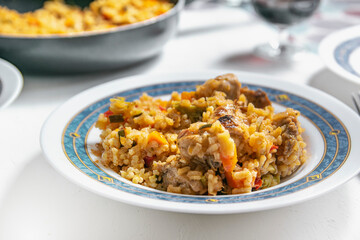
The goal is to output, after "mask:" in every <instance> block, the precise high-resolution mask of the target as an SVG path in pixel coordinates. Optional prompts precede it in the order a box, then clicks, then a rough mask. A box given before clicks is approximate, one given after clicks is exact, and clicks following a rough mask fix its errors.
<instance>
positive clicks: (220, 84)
mask: <svg viewBox="0 0 360 240" xmlns="http://www.w3.org/2000/svg"><path fill="white" fill-rule="evenodd" d="M240 88H241V84H240V82H239V81H238V78H237V77H236V76H235V75H234V74H232V73H229V74H225V75H221V76H218V77H216V78H214V79H210V80H208V81H206V82H205V83H204V84H203V85H201V86H198V87H197V89H196V96H197V97H199V98H200V97H211V96H213V95H214V92H215V91H219V92H224V93H225V94H226V98H228V99H232V100H235V99H238V98H239V96H240Z"/></svg>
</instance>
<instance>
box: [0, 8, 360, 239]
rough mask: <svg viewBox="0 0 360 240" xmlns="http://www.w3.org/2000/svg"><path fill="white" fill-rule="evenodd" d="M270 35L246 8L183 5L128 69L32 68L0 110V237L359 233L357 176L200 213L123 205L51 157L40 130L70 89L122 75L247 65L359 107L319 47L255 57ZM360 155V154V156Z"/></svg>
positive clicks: (359, 236) (350, 85)
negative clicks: (154, 46)
mask: <svg viewBox="0 0 360 240" xmlns="http://www.w3.org/2000/svg"><path fill="white" fill-rule="evenodd" d="M271 34H273V31H271V30H270V29H269V28H268V27H267V26H266V25H264V24H263V23H262V22H261V21H259V20H257V19H256V18H254V17H253V16H251V15H250V14H248V13H247V12H245V11H244V10H242V9H240V8H224V7H219V6H212V7H211V6H207V7H204V6H203V7H201V8H200V9H199V8H197V7H196V6H195V5H194V6H193V7H192V8H188V9H186V10H185V11H184V12H183V13H182V16H181V21H180V30H179V34H178V35H177V37H176V38H174V39H172V40H171V41H170V42H169V43H168V44H167V45H166V46H165V48H164V50H163V52H162V54H161V55H160V56H159V57H157V58H155V59H153V60H151V61H149V62H147V63H145V64H141V65H138V66H135V67H132V68H128V69H126V70H119V71H112V72H106V73H96V74H86V75H85V74H82V75H76V76H74V75H67V76H45V75H43V76H39V75H28V74H25V76H24V78H25V83H24V88H23V91H22V93H21V95H20V96H19V98H18V99H17V100H16V101H15V102H14V103H13V104H12V105H11V106H9V107H8V108H6V109H3V110H1V111H0V146H2V147H1V158H0V159H1V166H0V239H6V240H12V239H14V240H15V239H16V240H17V239H20V240H23V239H34V240H35V239H36V240H42V239H61V240H64V239H88V240H92V239H230V238H231V239H249V240H250V239H277V240H282V239H284V240H285V239H299V240H303V239H334V240H335V239H336V240H338V239H360V227H359V222H360V191H359V189H360V177H359V176H356V177H355V178H353V179H352V180H350V181H349V182H347V183H346V184H344V185H342V186H341V187H339V188H337V189H335V190H334V191H332V192H329V193H327V194H325V195H323V196H321V197H318V198H316V199H313V200H310V201H307V202H303V203H300V204H296V205H293V206H290V207H284V208H279V209H274V210H268V211H262V212H255V213H246V214H233V215H210V216H209V215H193V214H179V213H170V212H162V211H157V210H151V209H144V208H139V207H134V206H130V205H126V204H123V203H120V202H116V201H113V200H109V199H106V198H104V197H101V196H98V195H95V194H93V193H91V192H88V191H87V190H84V189H82V188H80V187H78V186H76V185H74V184H73V183H71V182H69V181H67V180H66V179H64V178H63V177H62V176H61V175H60V174H58V173H57V172H56V171H55V170H54V169H53V168H52V167H51V166H50V165H49V164H48V163H47V162H46V160H45V158H44V156H43V155H42V152H41V149H40V145H39V133H40V129H41V126H42V124H43V122H44V121H45V119H46V118H47V116H48V115H49V114H50V113H51V112H52V111H53V110H54V109H55V108H56V107H58V106H59V105H61V104H62V103H63V102H64V101H66V100H67V99H68V98H70V97H71V96H73V95H75V94H77V93H79V92H80V91H82V90H85V89H87V88H89V87H92V86H96V85H98V84H100V83H104V82H107V81H111V80H113V79H117V78H120V77H124V76H128V75H134V74H141V73H159V72H166V71H176V72H181V71H200V70H204V69H226V72H230V71H231V70H237V71H239V70H243V71H250V72H255V73H259V74H266V75H272V76H277V77H280V78H283V79H284V80H286V81H293V82H298V83H300V84H309V85H311V86H314V87H316V88H320V89H322V90H324V91H326V92H328V93H329V94H332V95H334V96H335V97H337V98H339V99H340V100H341V101H343V102H345V103H346V104H348V105H349V106H351V107H353V106H352V102H351V99H350V92H351V91H355V90H356V89H360V86H359V85H356V84H354V83H351V82H348V81H347V80H345V79H342V78H340V77H339V76H336V75H335V74H333V73H332V72H330V71H329V70H327V69H326V68H325V67H324V65H323V63H322V61H321V60H320V58H319V57H318V56H317V55H316V54H312V55H309V56H307V57H306V59H304V60H302V61H299V62H296V63H272V62H267V61H263V60H260V59H258V58H256V57H254V56H252V55H251V52H252V50H253V48H254V46H256V45H257V44H259V43H263V42H265V41H266V38H267V37H268V36H270V35H271ZM359 160H360V159H359Z"/></svg>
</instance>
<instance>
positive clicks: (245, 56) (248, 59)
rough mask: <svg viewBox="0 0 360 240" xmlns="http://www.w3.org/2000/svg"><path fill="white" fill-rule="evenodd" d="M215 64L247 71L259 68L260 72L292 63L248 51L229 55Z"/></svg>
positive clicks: (280, 68) (272, 70)
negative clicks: (258, 55)
mask: <svg viewBox="0 0 360 240" xmlns="http://www.w3.org/2000/svg"><path fill="white" fill-rule="evenodd" d="M216 65H217V67H222V68H227V69H234V70H240V71H247V72H259V69H261V73H267V72H271V73H273V72H274V71H276V69H279V70H282V69H284V67H290V66H291V65H292V63H289V62H279V61H269V60H266V59H263V58H260V57H257V56H255V55H254V54H253V52H252V51H248V52H239V53H235V54H233V55H230V56H228V57H227V58H225V59H222V60H221V61H220V62H217V63H216Z"/></svg>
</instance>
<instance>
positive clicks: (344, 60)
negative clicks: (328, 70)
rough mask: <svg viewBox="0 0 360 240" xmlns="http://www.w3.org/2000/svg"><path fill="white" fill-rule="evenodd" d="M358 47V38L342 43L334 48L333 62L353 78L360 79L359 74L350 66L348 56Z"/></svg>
mask: <svg viewBox="0 0 360 240" xmlns="http://www.w3.org/2000/svg"><path fill="white" fill-rule="evenodd" d="M359 46H360V38H354V39H351V40H348V41H346V42H343V43H342V44H340V45H339V46H337V47H336V48H335V51H334V58H335V61H336V62H337V63H338V64H339V65H340V66H341V67H342V68H344V69H345V70H346V71H347V72H350V73H352V74H354V75H355V76H358V77H360V74H359V73H358V72H356V71H355V70H354V68H353V67H352V66H351V65H350V61H349V58H350V55H351V53H352V52H354V50H355V49H357V48H358V47H359Z"/></svg>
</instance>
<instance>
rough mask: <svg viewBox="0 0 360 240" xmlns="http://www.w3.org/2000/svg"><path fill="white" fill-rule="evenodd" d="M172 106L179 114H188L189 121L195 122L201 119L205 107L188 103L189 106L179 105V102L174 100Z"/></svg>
mask: <svg viewBox="0 0 360 240" xmlns="http://www.w3.org/2000/svg"><path fill="white" fill-rule="evenodd" d="M172 104H173V108H175V109H176V110H177V111H179V112H180V113H181V114H186V115H188V117H189V119H190V121H191V122H197V121H201V119H202V114H203V112H205V110H206V109H205V108H202V107H197V106H195V105H193V104H190V105H189V106H184V105H181V104H180V102H178V101H174V102H173V103H172Z"/></svg>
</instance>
